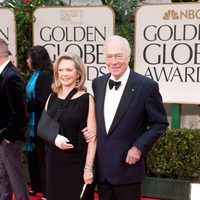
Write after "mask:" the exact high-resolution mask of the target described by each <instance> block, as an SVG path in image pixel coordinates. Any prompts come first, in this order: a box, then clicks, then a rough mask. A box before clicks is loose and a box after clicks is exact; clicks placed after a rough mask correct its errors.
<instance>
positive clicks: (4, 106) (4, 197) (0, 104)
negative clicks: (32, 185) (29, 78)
mask: <svg viewBox="0 0 200 200" xmlns="http://www.w3.org/2000/svg"><path fill="white" fill-rule="evenodd" d="M8 56H9V51H8V45H7V44H6V42H5V41H4V40H3V39H0V200H11V199H12V192H14V194H15V198H16V200H28V199H29V195H28V190H27V184H26V180H25V177H24V174H23V166H22V146H23V141H24V140H25V135H24V132H25V127H26V123H27V112H26V106H25V105H26V99H25V94H26V92H25V83H24V81H23V78H22V76H21V74H20V73H19V71H18V69H17V68H16V67H15V66H14V65H13V64H12V62H11V61H10V60H9V57H8Z"/></svg>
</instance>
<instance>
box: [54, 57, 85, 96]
mask: <svg viewBox="0 0 200 200" xmlns="http://www.w3.org/2000/svg"><path fill="white" fill-rule="evenodd" d="M62 60H72V61H73V62H74V66H75V68H76V70H77V73H78V75H79V78H78V79H77V84H76V88H77V89H78V90H79V91H81V90H83V91H86V88H85V87H84V84H85V80H86V70H85V65H84V63H83V61H82V59H81V58H80V57H79V56H78V55H76V54H74V53H65V54H63V55H60V56H59V57H58V58H57V60H56V61H55V63H54V65H53V71H54V82H53V84H52V90H53V91H54V92H55V93H59V92H60V90H61V86H62V85H61V83H60V81H59V80H58V66H59V64H60V62H61V61H62Z"/></svg>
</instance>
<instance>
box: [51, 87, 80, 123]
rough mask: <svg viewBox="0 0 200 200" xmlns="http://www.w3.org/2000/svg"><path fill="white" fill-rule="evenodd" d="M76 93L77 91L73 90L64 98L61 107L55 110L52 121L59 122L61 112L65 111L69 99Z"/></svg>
mask: <svg viewBox="0 0 200 200" xmlns="http://www.w3.org/2000/svg"><path fill="white" fill-rule="evenodd" d="M76 93H77V89H76V88H74V89H73V90H71V91H70V93H69V94H68V95H67V96H66V98H65V102H64V103H63V105H62V106H61V107H59V108H58V109H57V111H56V115H55V117H54V119H55V120H56V121H58V120H59V118H60V117H61V115H62V114H63V112H64V111H65V109H66V107H67V105H68V103H69V101H70V99H71V98H72V97H73V96H74V94H76Z"/></svg>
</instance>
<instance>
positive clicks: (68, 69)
mask: <svg viewBox="0 0 200 200" xmlns="http://www.w3.org/2000/svg"><path fill="white" fill-rule="evenodd" d="M78 78H79V75H78V73H77V69H76V67H75V66H74V61H72V60H67V59H63V60H61V62H60V63H59V65H58V80H59V82H60V83H61V85H62V86H65V87H71V86H72V87H75V86H76V81H77V79H78Z"/></svg>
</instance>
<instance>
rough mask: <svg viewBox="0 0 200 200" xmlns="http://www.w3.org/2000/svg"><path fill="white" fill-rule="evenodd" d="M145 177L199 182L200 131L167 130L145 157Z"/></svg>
mask: <svg viewBox="0 0 200 200" xmlns="http://www.w3.org/2000/svg"><path fill="white" fill-rule="evenodd" d="M146 164H147V175H148V176H155V177H164V178H174V179H185V180H190V181H199V180H200V130H198V129H169V130H167V131H166V133H165V134H164V135H163V136H161V137H160V139H159V140H158V142H157V143H156V144H155V145H154V146H153V148H152V149H151V151H150V152H149V153H148V154H147V157H146Z"/></svg>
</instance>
